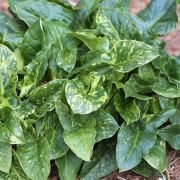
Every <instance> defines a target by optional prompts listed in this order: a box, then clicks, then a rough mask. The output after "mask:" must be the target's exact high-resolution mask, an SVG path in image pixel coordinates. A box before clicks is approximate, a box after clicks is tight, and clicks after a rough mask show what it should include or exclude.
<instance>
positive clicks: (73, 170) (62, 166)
mask: <svg viewBox="0 0 180 180" xmlns="http://www.w3.org/2000/svg"><path fill="white" fill-rule="evenodd" d="M81 164H82V160H81V159H79V158H78V157H77V156H76V155H75V154H73V153H72V152H71V151H69V152H68V153H67V154H66V155H65V156H63V157H62V158H59V159H57V160H56V165H57V167H58V172H59V177H60V178H61V180H76V178H77V173H78V171H79V169H80V167H81Z"/></svg>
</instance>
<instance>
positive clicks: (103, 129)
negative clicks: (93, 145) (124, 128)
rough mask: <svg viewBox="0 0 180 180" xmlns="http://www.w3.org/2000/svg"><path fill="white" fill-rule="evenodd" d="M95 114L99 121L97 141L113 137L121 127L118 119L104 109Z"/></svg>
mask: <svg viewBox="0 0 180 180" xmlns="http://www.w3.org/2000/svg"><path fill="white" fill-rule="evenodd" d="M93 116H94V118H95V119H96V123H97V125H96V132H97V135H96V141H97V142H98V141H101V140H103V139H107V138H110V137H112V136H113V135H114V134H115V133H116V132H117V130H118V129H119V126H118V124H117V122H116V120H115V119H114V118H113V116H111V115H110V114H109V113H107V112H105V111H103V110H99V111H97V112H95V113H94V114H93Z"/></svg>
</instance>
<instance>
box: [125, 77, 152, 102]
mask: <svg viewBox="0 0 180 180" xmlns="http://www.w3.org/2000/svg"><path fill="white" fill-rule="evenodd" d="M123 89H124V92H125V97H126V98H127V97H134V98H137V99H139V100H149V99H151V98H152V97H150V96H148V95H147V94H148V93H149V92H151V89H150V88H149V87H148V86H146V85H145V84H140V83H139V82H138V81H137V78H136V77H135V76H131V77H130V78H129V80H128V81H126V83H125V85H124V87H123Z"/></svg>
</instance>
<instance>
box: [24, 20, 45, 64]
mask: <svg viewBox="0 0 180 180" xmlns="http://www.w3.org/2000/svg"><path fill="white" fill-rule="evenodd" d="M43 40H44V30H43V27H42V21H41V20H37V21H36V22H35V23H34V24H33V25H32V26H31V27H30V28H29V29H28V30H27V31H26V33H25V34H24V39H23V41H22V45H21V52H22V55H23V57H24V59H25V65H27V64H29V63H30V62H31V60H32V59H33V58H35V57H36V54H37V52H38V51H40V50H41V49H42V47H43V44H42V43H43Z"/></svg>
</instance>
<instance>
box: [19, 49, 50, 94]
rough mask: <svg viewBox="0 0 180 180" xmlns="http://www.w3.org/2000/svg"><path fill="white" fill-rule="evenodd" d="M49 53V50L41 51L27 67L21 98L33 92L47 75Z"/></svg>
mask: <svg viewBox="0 0 180 180" xmlns="http://www.w3.org/2000/svg"><path fill="white" fill-rule="evenodd" d="M48 51H49V48H48V49H46V50H44V51H40V52H39V53H38V54H37V56H36V57H35V59H33V60H32V62H31V63H30V64H28V66H27V67H26V73H25V75H24V83H23V86H22V89H21V94H20V96H21V97H23V96H25V95H27V94H28V92H29V91H31V90H33V89H34V88H35V87H36V86H37V84H38V83H39V81H40V80H41V79H42V77H43V75H44V74H45V72H46V70H47V67H48V58H49V56H48Z"/></svg>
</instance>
